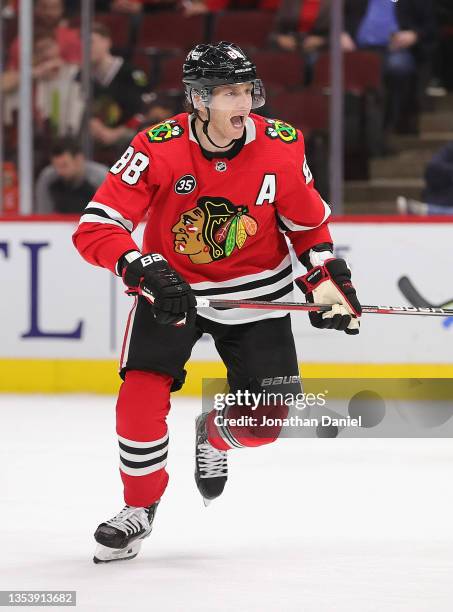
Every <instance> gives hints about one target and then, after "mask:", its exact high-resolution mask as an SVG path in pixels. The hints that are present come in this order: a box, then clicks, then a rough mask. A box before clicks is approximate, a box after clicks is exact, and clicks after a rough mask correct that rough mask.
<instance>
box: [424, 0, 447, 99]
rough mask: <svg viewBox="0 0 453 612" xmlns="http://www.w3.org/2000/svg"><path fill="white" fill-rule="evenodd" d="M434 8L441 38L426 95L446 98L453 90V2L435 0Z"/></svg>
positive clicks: (438, 41)
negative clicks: (452, 61) (449, 90)
mask: <svg viewBox="0 0 453 612" xmlns="http://www.w3.org/2000/svg"><path fill="white" fill-rule="evenodd" d="M434 8H435V12H436V17H437V23H438V24H439V36H438V37H437V40H436V47H435V52H434V58H433V74H432V79H431V81H430V83H429V86H428V88H427V91H426V93H427V94H428V95H430V96H435V97H439V96H445V95H446V94H447V89H453V70H452V65H451V58H452V56H453V2H452V0H434Z"/></svg>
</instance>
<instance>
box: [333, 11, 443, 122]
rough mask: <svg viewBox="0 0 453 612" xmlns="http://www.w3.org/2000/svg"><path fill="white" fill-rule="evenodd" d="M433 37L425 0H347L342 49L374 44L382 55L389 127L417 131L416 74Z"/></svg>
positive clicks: (362, 47) (428, 54) (429, 14)
mask: <svg viewBox="0 0 453 612" xmlns="http://www.w3.org/2000/svg"><path fill="white" fill-rule="evenodd" d="M434 38H435V17H434V10H433V4H432V2H431V1H429V0H428V1H427V0H398V2H390V1H384V2H383V1H382V0H345V32H344V33H343V35H342V46H343V50H344V51H354V50H355V49H357V48H359V49H375V50H377V51H380V52H381V53H383V55H384V73H385V77H386V81H387V85H388V90H389V101H388V105H387V117H386V125H387V127H389V128H390V129H395V128H396V129H397V130H398V131H400V132H416V123H417V111H418V104H417V102H418V98H419V96H418V87H417V86H418V85H419V84H420V83H419V81H418V75H419V73H420V70H421V67H422V66H423V64H424V63H426V62H427V60H429V59H430V55H431V52H432V46H433V42H434Z"/></svg>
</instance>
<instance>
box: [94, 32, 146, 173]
mask: <svg viewBox="0 0 453 612" xmlns="http://www.w3.org/2000/svg"><path fill="white" fill-rule="evenodd" d="M111 47H112V38H111V34H110V32H109V30H108V28H107V27H106V26H104V25H103V24H94V25H93V28H92V35H91V62H92V67H93V81H94V83H93V118H92V119H91V122H90V128H91V134H92V136H93V138H94V140H95V142H96V143H97V144H98V145H100V146H101V147H110V148H112V147H113V150H112V162H113V160H114V158H115V157H116V155H117V153H118V149H117V147H122V146H124V145H125V144H126V143H128V142H129V141H130V140H131V138H132V137H133V136H134V135H135V132H136V129H137V126H138V125H139V124H140V122H141V120H142V116H141V111H142V106H143V102H142V95H143V93H144V91H145V87H146V85H147V79H146V75H145V73H144V72H143V71H142V70H136V69H134V68H132V67H131V66H129V65H128V64H126V63H125V61H124V60H123V58H122V57H117V56H113V55H112V54H111V52H110V50H111Z"/></svg>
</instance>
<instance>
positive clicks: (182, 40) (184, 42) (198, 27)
mask: <svg viewBox="0 0 453 612" xmlns="http://www.w3.org/2000/svg"><path fill="white" fill-rule="evenodd" d="M205 34H206V17H205V16H204V15H196V16H194V17H184V15H183V14H182V13H180V12H177V11H162V12H156V13H149V14H145V15H143V17H142V22H141V24H140V27H139V31H138V36H137V47H138V48H139V49H149V50H154V51H155V52H156V53H157V52H159V51H161V50H163V51H165V50H169V49H183V50H189V49H191V48H192V47H193V46H195V45H196V44H197V43H201V42H203V41H204V40H205Z"/></svg>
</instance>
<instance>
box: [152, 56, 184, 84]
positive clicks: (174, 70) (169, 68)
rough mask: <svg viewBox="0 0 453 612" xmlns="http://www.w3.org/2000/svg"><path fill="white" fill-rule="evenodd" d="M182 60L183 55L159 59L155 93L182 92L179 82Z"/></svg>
mask: <svg viewBox="0 0 453 612" xmlns="http://www.w3.org/2000/svg"><path fill="white" fill-rule="evenodd" d="M184 59H185V55H184V54H180V55H173V56H171V57H161V58H159V62H158V79H157V83H156V86H155V89H156V91H169V90H179V91H181V92H182V91H183V85H182V82H181V80H182V65H183V63H184Z"/></svg>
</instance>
